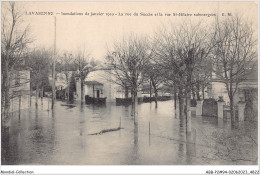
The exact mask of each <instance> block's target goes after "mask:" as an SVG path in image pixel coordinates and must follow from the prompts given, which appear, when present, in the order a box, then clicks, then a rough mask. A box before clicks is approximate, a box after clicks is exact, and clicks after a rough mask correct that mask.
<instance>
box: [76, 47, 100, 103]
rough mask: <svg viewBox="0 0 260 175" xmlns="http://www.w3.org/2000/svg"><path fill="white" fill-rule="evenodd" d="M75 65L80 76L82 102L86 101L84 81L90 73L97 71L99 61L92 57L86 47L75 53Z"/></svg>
mask: <svg viewBox="0 0 260 175" xmlns="http://www.w3.org/2000/svg"><path fill="white" fill-rule="evenodd" d="M74 57H75V59H74V63H75V67H76V69H77V75H78V76H79V78H80V88H81V97H80V99H81V103H83V102H84V81H85V79H86V77H87V76H88V74H89V73H90V72H92V71H95V70H96V68H97V62H95V61H94V60H93V59H90V54H88V53H87V52H86V51H85V50H84V49H83V50H80V51H78V52H77V53H76V54H75V56H74Z"/></svg>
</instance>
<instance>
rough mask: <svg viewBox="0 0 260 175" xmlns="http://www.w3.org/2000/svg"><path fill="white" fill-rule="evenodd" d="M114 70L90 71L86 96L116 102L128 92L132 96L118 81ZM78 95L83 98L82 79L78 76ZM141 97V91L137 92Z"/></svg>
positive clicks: (86, 80) (78, 97)
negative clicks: (113, 74)
mask: <svg viewBox="0 0 260 175" xmlns="http://www.w3.org/2000/svg"><path fill="white" fill-rule="evenodd" d="M111 71H112V70H97V71H93V72H90V73H89V75H88V76H87V78H86V79H85V81H84V96H85V95H88V96H89V97H95V98H98V97H99V98H105V97H106V102H115V101H116V98H125V96H126V93H127V95H128V97H131V93H130V91H126V90H125V89H124V88H123V87H122V86H120V85H119V84H117V83H116V80H115V78H114V77H113V76H112V74H111ZM76 96H77V100H79V99H81V98H80V97H81V87H80V79H79V78H76ZM137 96H138V97H141V91H140V92H138V94H137Z"/></svg>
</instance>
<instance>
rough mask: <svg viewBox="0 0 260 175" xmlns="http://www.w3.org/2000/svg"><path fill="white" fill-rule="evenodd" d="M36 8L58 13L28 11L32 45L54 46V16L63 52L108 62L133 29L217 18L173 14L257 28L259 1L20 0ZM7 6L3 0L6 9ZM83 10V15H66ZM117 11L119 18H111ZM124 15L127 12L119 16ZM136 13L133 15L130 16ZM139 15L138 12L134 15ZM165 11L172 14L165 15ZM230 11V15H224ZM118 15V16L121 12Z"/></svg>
mask: <svg viewBox="0 0 260 175" xmlns="http://www.w3.org/2000/svg"><path fill="white" fill-rule="evenodd" d="M18 3H19V6H21V7H22V8H23V10H24V11H25V12H26V13H27V14H29V13H30V12H53V13H54V15H25V16H24V24H30V29H31V34H32V36H33V39H34V42H33V44H32V47H36V48H38V47H45V48H52V47H53V44H54V16H56V48H57V51H58V54H59V55H61V54H62V53H63V52H64V51H68V52H73V53H75V52H77V51H78V50H79V49H85V50H87V51H88V52H89V53H90V54H91V57H93V58H94V59H97V60H104V58H105V55H106V53H107V48H111V47H112V46H113V42H114V41H117V40H120V39H122V37H123V36H128V35H129V34H130V33H135V34H138V35H139V34H140V35H142V34H144V35H148V36H152V34H153V33H154V32H155V31H158V29H159V28H160V27H161V26H163V25H166V26H167V25H168V24H169V23H174V24H176V25H178V23H180V22H182V21H185V20H190V21H192V22H197V21H203V22H204V23H205V24H210V22H212V21H213V20H214V17H195V16H191V17H184V16H173V15H172V14H173V13H190V14H194V13H201V14H216V15H218V16H219V17H220V18H222V19H224V18H226V17H227V13H231V14H232V15H234V14H235V13H240V14H242V15H243V16H244V17H245V18H247V19H250V20H252V21H253V22H254V24H255V25H256V26H257V16H258V14H257V3H256V2H18ZM5 5H6V4H4V3H3V2H2V13H3V11H4V8H5ZM70 12H77V13H83V15H82V16H80V15H61V13H70ZM86 12H88V13H89V14H91V12H92V13H98V12H101V13H104V14H103V16H90V15H85V13H86ZM106 13H114V16H106ZM119 13H123V16H119ZM125 13H131V16H125ZM134 13H137V14H138V16H134V15H133V14H134ZM140 13H152V14H153V15H154V14H155V13H161V14H162V15H163V16H140ZM165 13H169V14H171V16H165ZM222 13H224V14H225V15H226V16H222ZM115 14H117V15H115Z"/></svg>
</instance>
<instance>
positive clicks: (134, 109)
mask: <svg viewBox="0 0 260 175" xmlns="http://www.w3.org/2000/svg"><path fill="white" fill-rule="evenodd" d="M131 97H132V116H133V117H134V124H136V123H137V122H136V106H137V103H138V99H137V92H136V88H134V89H133V90H132V91H131Z"/></svg>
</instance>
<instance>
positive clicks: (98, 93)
mask: <svg viewBox="0 0 260 175" xmlns="http://www.w3.org/2000/svg"><path fill="white" fill-rule="evenodd" d="M99 95H100V92H99V90H97V98H99Z"/></svg>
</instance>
